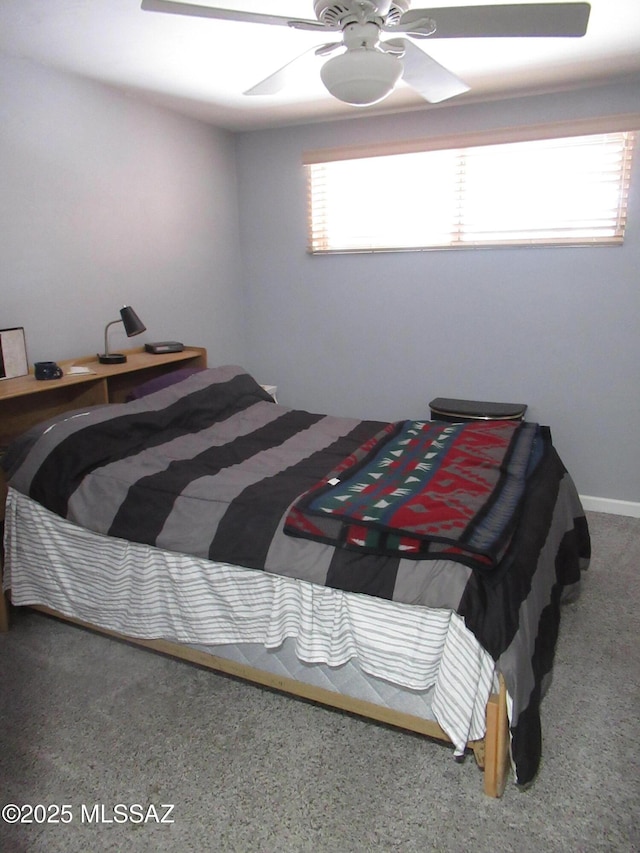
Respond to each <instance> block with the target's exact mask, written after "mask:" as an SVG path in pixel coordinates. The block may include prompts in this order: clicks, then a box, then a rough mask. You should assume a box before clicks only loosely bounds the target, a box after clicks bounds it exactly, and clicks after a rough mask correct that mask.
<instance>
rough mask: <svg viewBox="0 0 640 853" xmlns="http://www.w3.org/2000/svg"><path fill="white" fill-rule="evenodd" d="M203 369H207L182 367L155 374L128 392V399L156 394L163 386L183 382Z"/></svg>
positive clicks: (128, 400) (129, 400) (128, 401)
mask: <svg viewBox="0 0 640 853" xmlns="http://www.w3.org/2000/svg"><path fill="white" fill-rule="evenodd" d="M201 370H206V368H204V367H182V368H180V370H172V371H170V372H169V373H163V374H162V375H161V376H154V378H153V379H149V380H148V381H147V382H143V383H142V385H138V387H137V388H134V389H133V391H130V392H129V394H127V398H126V401H127V403H130V402H131V401H132V400H139V399H140V398H141V397H146V396H147V395H148V394H155V392H156V391H162V389H163V388H168V387H169V386H170V385H175V384H176V382H182V380H183V379H186V378H187V377H188V376H192V375H193V374H194V373H200V371H201Z"/></svg>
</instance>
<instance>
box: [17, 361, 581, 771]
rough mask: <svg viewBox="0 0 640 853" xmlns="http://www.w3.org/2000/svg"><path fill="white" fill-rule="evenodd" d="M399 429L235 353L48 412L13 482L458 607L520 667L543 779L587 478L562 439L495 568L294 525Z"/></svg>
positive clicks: (305, 569)
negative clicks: (287, 527) (282, 394)
mask: <svg viewBox="0 0 640 853" xmlns="http://www.w3.org/2000/svg"><path fill="white" fill-rule="evenodd" d="M386 427H388V425H387V424H383V423H379V422H373V421H362V420H357V419H350V418H336V417H332V416H327V415H321V414H313V413H309V412H303V411H297V410H292V409H288V408H286V407H283V406H279V405H277V404H275V403H274V402H273V400H272V398H271V397H270V396H269V395H268V394H267V393H266V392H265V391H264V390H263V389H262V388H261V387H260V386H259V385H258V384H257V383H256V382H255V381H254V380H253V379H252V377H250V376H249V375H248V374H247V373H246V372H245V371H243V370H242V369H241V368H239V367H235V366H227V367H220V368H215V369H210V370H206V371H202V372H200V373H197V374H195V375H193V376H191V377H189V378H188V379H185V380H183V381H182V382H180V383H178V384H176V385H173V386H171V387H169V388H166V389H164V390H162V391H158V392H157V393H154V394H151V395H149V396H147V397H143V398H142V399H139V400H135V401H132V402H130V403H125V404H115V405H109V406H104V407H99V408H92V409H89V410H84V411H81V412H76V413H73V414H67V415H66V416H64V417H62V418H60V419H59V420H57V421H54V422H52V423H46V424H43V425H39V427H36V428H35V429H34V430H31V431H30V432H29V433H27V434H26V435H25V436H24V437H23V438H22V439H21V440H19V441H18V442H16V443H15V444H14V446H12V448H11V449H10V451H9V453H8V454H7V455H6V456H5V461H4V466H5V468H6V469H8V474H9V484H10V485H11V487H12V488H14V489H16V490H17V491H19V492H22V493H23V494H25V495H27V496H29V497H30V498H32V499H34V500H36V501H37V502H39V503H41V504H42V505H43V506H44V507H46V508H47V509H49V510H50V511H52V512H54V513H56V514H57V515H59V516H61V517H63V518H66V519H68V520H69V521H71V522H73V523H75V524H77V525H80V526H82V527H85V528H87V529H89V530H92V531H94V532H97V533H101V534H106V535H109V536H112V537H117V538H120V539H125V540H130V541H133V542H140V543H144V544H146V545H150V546H153V547H157V548H161V549H164V550H168V551H174V552H178V553H185V554H190V555H193V556H196V557H203V558H205V559H208V560H213V561H217V562H224V563H228V564H231V565H236V566H243V567H247V568H252V569H260V570H265V571H267V572H271V573H274V574H279V575H284V576H286V577H291V578H298V579H300V580H303V581H308V582H310V583H313V584H317V585H319V586H328V587H333V588H335V589H340V590H344V591H349V592H357V593H363V594H366V595H373V596H377V597H379V598H382V599H388V600H392V601H397V602H401V603H404V604H412V605H423V606H425V607H430V608H445V609H448V610H451V611H454V612H456V613H457V614H458V615H459V616H461V617H462V618H463V619H464V622H465V624H466V626H467V628H468V629H469V630H470V631H471V632H472V633H473V634H474V635H475V636H476V638H477V639H478V641H479V643H480V644H481V645H482V646H483V648H484V649H485V650H486V651H487V652H489V654H490V655H491V656H492V658H493V659H494V660H495V661H496V662H497V665H498V669H499V670H500V671H501V672H502V674H503V676H504V678H505V682H506V685H507V689H508V691H509V694H510V696H511V699H512V701H513V708H512V716H511V727H512V757H513V761H514V766H515V769H516V777H517V781H518V782H519V783H522V784H524V783H527V782H529V781H530V780H531V779H532V778H533V776H534V775H535V773H536V770H537V767H538V763H539V760H540V755H541V738H540V719H539V704H540V700H541V698H542V692H543V684H544V683H545V681H546V679H545V675H546V674H548V673H549V671H550V670H551V667H552V663H553V653H554V649H555V639H556V636H557V631H558V626H559V621H560V611H559V605H560V598H561V594H562V590H563V588H564V587H566V586H570V585H573V584H575V583H577V582H578V581H579V578H580V572H581V569H582V568H584V567H585V566H586V562H587V560H588V556H589V537H588V531H587V528H586V523H585V520H584V513H583V512H582V508H581V506H580V503H579V500H578V497H577V494H576V491H575V488H574V486H573V483H572V481H571V479H570V477H569V476H568V474H567V472H566V470H565V469H564V466H563V465H562V463H561V461H560V459H559V458H558V456H557V454H556V452H555V450H554V448H553V447H552V446H551V444H550V443H547V445H546V446H545V448H544V452H543V453H542V454H541V458H540V460H539V461H538V464H537V466H536V468H535V472H534V474H533V475H532V476H531V477H530V478H529V479H528V481H527V486H526V490H525V493H524V495H523V497H522V501H521V502H520V505H519V522H518V524H517V527H516V528H515V529H514V530H513V532H512V535H511V536H510V539H509V545H508V548H507V550H506V552H505V554H504V556H503V557H502V558H501V559H500V561H499V562H498V563H497V565H496V566H495V568H493V569H492V571H490V572H481V571H477V570H474V569H473V568H472V567H471V566H470V565H466V564H465V562H460V561H454V560H451V559H447V560H443V559H416V558H415V557H413V558H410V557H407V556H403V555H400V554H395V555H390V554H388V553H383V554H370V553H362V552H359V551H354V550H352V549H350V548H344V547H340V546H336V545H333V544H327V543H323V542H316V541H310V540H308V539H302V538H297V537H292V536H289V535H287V534H286V533H285V532H284V522H285V519H286V518H287V515H288V513H289V512H290V510H291V508H292V506H293V505H294V503H295V502H296V501H297V500H298V498H299V497H300V496H301V495H303V494H304V493H305V492H308V491H309V490H312V489H313V488H314V486H316V484H317V483H318V482H319V481H321V480H322V479H323V478H324V477H325V476H326V475H327V472H330V471H332V470H334V469H336V468H339V466H340V465H341V464H342V463H343V462H344V460H345V459H346V458H348V457H350V456H351V455H353V454H355V453H357V451H358V449H359V448H360V447H361V446H362V445H363V444H365V443H366V442H367V441H369V440H370V439H372V437H374V436H376V435H378V434H379V433H380V432H381V431H384V430H385V428H386ZM521 626H524V628H522V629H521ZM532 626H533V627H534V630H533V631H532V630H531V628H532ZM536 626H537V630H535V629H536ZM538 635H540V636H541V637H542V636H544V638H545V642H543V643H542V642H536V640H537V637H538Z"/></svg>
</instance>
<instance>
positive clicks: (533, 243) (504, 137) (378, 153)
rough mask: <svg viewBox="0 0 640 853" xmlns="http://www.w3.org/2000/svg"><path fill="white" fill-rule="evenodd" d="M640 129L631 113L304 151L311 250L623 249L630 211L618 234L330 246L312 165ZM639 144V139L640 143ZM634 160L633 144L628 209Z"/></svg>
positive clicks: (627, 181) (626, 188)
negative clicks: (316, 217)
mask: <svg viewBox="0 0 640 853" xmlns="http://www.w3.org/2000/svg"><path fill="white" fill-rule="evenodd" d="M638 129H640V114H637V113H631V114H623V115H615V116H605V117H598V118H590V119H584V120H574V121H568V122H552V123H547V124H542V125H528V126H519V127H504V128H493V129H488V130H484V131H474V132H469V133H461V134H455V135H443V136H434V137H426V138H424V137H423V138H416V139H408V140H397V141H389V142H379V143H373V144H369V145H356V146H345V147H340V148H332V149H316V150H313V151H305V152H304V153H303V165H304V167H305V171H306V172H307V192H308V199H307V217H308V232H307V233H308V244H307V251H308V252H309V253H310V254H313V255H324V254H351V253H375V252H406V251H421V252H422V251H452V250H453V251H458V250H460V249H462V250H465V251H466V250H469V249H477V248H483V249H485V248H516V247H522V246H525V247H533V248H535V247H583V246H599V247H600V246H619V245H622V242H623V238H624V228H625V225H626V210H625V211H622V215H621V216H619V223H620V228H619V230H618V233H617V234H616V235H615V236H607V237H584V238H573V237H571V238H568V239H565V238H562V239H555V238H548V237H547V238H540V239H531V238H524V239H496V240H490V241H483V242H473V241H469V242H451V243H443V244H437V245H424V246H421V245H417V246H413V245H407V246H398V245H389V246H385V245H379V246H378V245H375V246H365V247H363V246H356V247H348V246H347V247H338V248H332V247H330V246H327V244H326V242H325V243H324V245H323V244H322V241H318V240H317V239H316V238H315V236H314V222H313V208H312V200H313V199H312V186H311V176H310V172H311V168H310V167H313V166H314V165H318V164H325V163H332V162H336V161H342V160H364V159H367V158H375V157H384V156H389V155H402V154H415V153H420V152H431V151H439V150H460V149H474V148H480V147H482V146H487V145H489V146H491V145H502V144H510V143H517V142H536V141H542V140H554V139H566V138H570V137H583V136H590V135H600V134H613V133H620V132H624V133H630V134H634V132H637V130H638ZM636 141H637V139H636ZM632 158H633V141H632V142H631V146H630V150H629V152H628V155H627V157H626V160H625V165H624V167H623V170H622V171H623V181H624V186H623V188H622V195H621V199H620V202H621V204H622V206H623V207H625V208H626V201H627V199H628V196H629V186H630V171H631V165H632Z"/></svg>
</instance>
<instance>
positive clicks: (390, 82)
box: [320, 49, 402, 107]
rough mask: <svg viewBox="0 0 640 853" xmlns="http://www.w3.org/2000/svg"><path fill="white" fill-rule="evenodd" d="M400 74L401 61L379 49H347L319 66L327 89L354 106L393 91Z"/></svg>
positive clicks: (374, 102)
mask: <svg viewBox="0 0 640 853" xmlns="http://www.w3.org/2000/svg"><path fill="white" fill-rule="evenodd" d="M401 76H402V62H401V61H400V60H399V59H398V58H397V57H395V56H391V55H390V54H388V53H382V51H379V50H371V49H361V50H360V49H359V50H347V52H346V53H341V54H340V55H339V56H334V57H333V59H330V60H329V61H328V62H325V64H324V65H323V66H322V68H321V69H320V77H321V78H322V82H323V83H324V85H325V87H326V88H327V89H328V91H329V93H330V94H331V95H333V97H334V98H337V99H338V100H339V101H344V102H345V103H346V104H352V105H353V106H357V107H365V106H370V105H371V104H377V103H378V102H379V101H382V100H383V99H384V98H386V97H387V96H388V95H390V94H391V92H393V90H394V89H395V87H396V84H397V82H398V80H399V79H400V77H401Z"/></svg>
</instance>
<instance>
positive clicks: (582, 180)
mask: <svg viewBox="0 0 640 853" xmlns="http://www.w3.org/2000/svg"><path fill="white" fill-rule="evenodd" d="M547 132H548V131H547ZM634 139H635V134H634V132H632V131H612V132H606V133H598V134H584V135H572V134H567V135H565V136H558V137H551V138H546V137H544V138H536V139H529V140H521V139H518V140H516V141H504V142H497V143H496V142H491V143H486V142H484V141H483V142H482V144H476V145H455V146H447V147H444V145H443V144H442V143H440V147H438V143H437V141H436V142H435V144H434V142H433V141H432V142H429V143H424V142H422V143H407V144H405V145H404V146H403V148H404V149H405V150H401V151H398V152H395V151H394V150H393V149H392V147H391V146H386V149H388V150H385V151H383V153H380V154H377V153H375V152H374V153H373V155H372V153H371V151H368V150H367V149H359V150H358V151H356V152H353V150H352V151H348V150H341V151H337V152H333V154H332V153H331V152H315V153H312V154H311V155H307V156H306V158H305V165H306V168H307V172H308V186H309V249H310V251H311V252H313V253H326V252H367V251H398V250H411V249H442V248H446V249H454V248H472V247H481V246H519V245H525V246H535V245H544V246H550V245H564V246H581V245H620V244H621V243H622V240H623V237H624V229H625V221H626V203H627V195H628V187H629V176H630V169H631V159H632V152H633V144H634ZM425 146H428V147H429V150H425ZM412 148H415V150H411V149H412ZM406 149H409V150H406Z"/></svg>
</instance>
